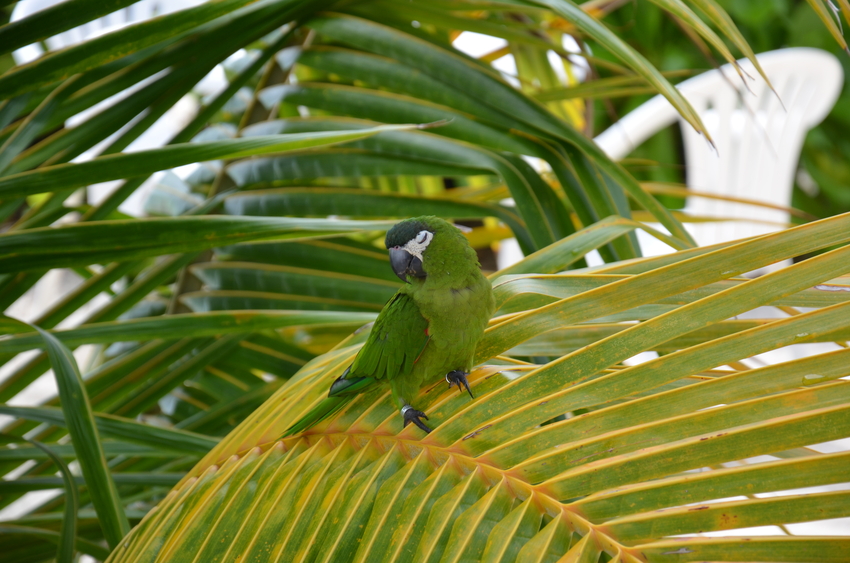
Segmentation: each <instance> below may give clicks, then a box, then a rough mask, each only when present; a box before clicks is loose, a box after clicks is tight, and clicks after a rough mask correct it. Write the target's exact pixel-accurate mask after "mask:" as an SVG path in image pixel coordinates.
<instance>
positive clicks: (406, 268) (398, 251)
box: [390, 248, 425, 282]
mask: <svg viewBox="0 0 850 563" xmlns="http://www.w3.org/2000/svg"><path fill="white" fill-rule="evenodd" d="M390 265H391V266H392V267H393V272H395V275H397V276H398V277H399V279H401V281H403V282H406V281H407V276H413V277H416V278H424V277H425V271H424V270H423V269H422V260H420V259H419V258H418V257H416V256H414V255H412V254H410V253H409V252H408V251H406V250H405V249H403V248H390Z"/></svg>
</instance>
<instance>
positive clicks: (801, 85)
mask: <svg viewBox="0 0 850 563" xmlns="http://www.w3.org/2000/svg"><path fill="white" fill-rule="evenodd" d="M757 58H758V61H759V64H760V65H761V66H762V68H763V69H764V71H765V74H767V76H768V77H769V78H770V81H771V83H772V84H773V87H774V88H775V89H776V93H777V94H778V95H779V98H777V96H776V94H774V93H773V92H772V91H771V90H770V88H769V87H768V86H767V84H766V83H765V82H764V80H763V79H761V77H760V76H759V74H758V73H757V72H756V71H755V69H754V68H753V65H752V63H750V62H749V61H747V60H741V61H739V63H740V65H741V68H743V70H744V72H746V73H747V74H748V75H749V76H751V77H753V80H749V79H748V80H747V86H749V89H747V87H745V86H744V84H743V83H742V81H741V79H740V78H739V77H738V75H737V73H736V71H735V70H734V69H733V68H732V66H731V65H724V66H723V67H721V69H719V70H713V71H710V72H706V73H704V74H701V75H699V76H696V77H694V78H691V79H689V80H686V81H684V82H682V83H681V84H679V85H678V88H679V90H680V91H681V92H682V94H683V95H684V96H685V97H686V98H687V99H688V101H689V102H690V103H691V104H692V105H693V106H694V109H696V111H697V112H698V113H699V115H700V117H701V118H702V120H703V123H705V126H706V128H707V129H708V131H709V133H710V134H711V136H712V138H713V139H714V142H715V144H716V147H717V150H716V151H715V149H714V148H712V147H711V146H710V145H709V143H708V142H706V140H705V138H704V137H702V136H701V135H699V134H697V133H696V132H695V131H694V130H693V129H692V128H691V127H690V126H689V125H687V124H686V123H685V122H684V121H683V120H681V118H680V117H679V115H678V113H676V111H675V110H674V109H673V107H672V106H671V105H670V103H669V102H667V100H666V99H665V98H663V97H661V96H656V97H654V98H652V99H651V100H649V101H648V102H646V103H645V104H643V105H642V106H640V107H638V108H637V109H635V110H634V111H632V112H631V113H629V114H628V115H626V116H625V117H623V118H622V119H621V120H620V121H619V122H618V123H616V124H615V125H613V126H612V127H611V128H609V129H608V130H606V131H605V132H603V133H602V134H600V135H599V136H598V137H597V138H596V142H597V143H598V144H599V146H600V147H601V148H602V149H603V150H605V151H606V153H607V154H608V155H609V156H611V157H612V158H614V159H615V160H618V159H621V158H623V157H625V156H626V155H628V154H629V153H630V152H631V151H632V150H634V148H636V147H637V146H638V145H640V143H642V142H643V141H645V140H646V139H647V138H649V137H650V136H652V135H653V134H655V133H656V132H657V131H659V130H661V129H663V128H664V127H667V126H668V125H670V124H672V123H674V122H675V121H677V120H678V121H679V122H680V125H681V126H682V131H683V139H684V145H685V164H686V170H687V172H686V177H687V184H688V187H689V188H691V189H694V190H698V191H703V192H710V193H712V194H718V195H723V196H731V197H739V198H746V199H753V200H758V201H762V202H765V203H770V204H774V205H782V206H788V205H789V204H790V201H791V189H792V186H793V182H794V176H795V173H796V170H797V162H798V160H799V155H800V150H801V149H802V144H803V140H804V138H805V135H806V132H807V131H808V130H809V129H811V128H812V127H814V126H815V125H817V124H818V123H820V122H821V121H822V120H823V118H824V117H825V116H826V114H827V113H828V112H829V110H830V109H831V108H832V106H833V105H834V104H835V101H836V100H837V98H838V95H839V93H840V91H841V85H842V82H843V72H842V70H841V65H840V63H839V62H838V60H837V59H836V58H835V57H834V56H832V55H831V54H829V53H827V52H825V51H821V50H819V49H811V48H792V49H780V50H778V51H770V52H767V53H762V54H760V55H758V56H757ZM780 99H781V102H780ZM686 209H687V211H688V212H689V213H691V214H693V215H698V216H713V217H735V218H741V219H746V220H748V222H739V221H729V222H717V223H701V224H690V225H688V230H689V231H690V232H691V233H692V234H693V235H694V238H696V240H697V242H698V243H699V244H701V245H705V244H714V243H718V242H726V241H729V240H734V239H738V238H743V237H748V236H755V235H760V234H765V233H767V232H771V231H774V230H777V229H779V228H781V225H776V223H780V224H784V223H787V222H788V220H789V217H788V213H787V212H784V211H780V210H771V209H766V208H763V207H756V206H752V205H746V204H740V203H733V202H727V201H721V200H712V199H706V198H700V197H690V198H688V202H687V207H686ZM749 221H753V222H749ZM758 221H765V222H771V223H773V224H765V223H759V222H758Z"/></svg>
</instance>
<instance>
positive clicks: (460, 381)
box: [446, 369, 475, 399]
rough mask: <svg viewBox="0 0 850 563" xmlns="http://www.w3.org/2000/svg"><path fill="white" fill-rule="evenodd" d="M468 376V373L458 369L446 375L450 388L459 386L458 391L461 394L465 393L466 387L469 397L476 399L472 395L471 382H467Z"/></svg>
mask: <svg viewBox="0 0 850 563" xmlns="http://www.w3.org/2000/svg"><path fill="white" fill-rule="evenodd" d="M466 376H467V374H466V373H464V372H462V371H460V370H458V369H456V370H454V371H450V372H449V373H447V374H446V381H448V382H449V387H451V386H453V385H457V390H458V391H460V392H461V393H463V387H466V390H467V392H469V396H470V397H472V398H473V399H474V398H475V395H473V394H472V389H470V388H469V381H467V380H466ZM461 385H463V387H461Z"/></svg>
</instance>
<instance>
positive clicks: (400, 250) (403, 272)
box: [384, 216, 479, 282]
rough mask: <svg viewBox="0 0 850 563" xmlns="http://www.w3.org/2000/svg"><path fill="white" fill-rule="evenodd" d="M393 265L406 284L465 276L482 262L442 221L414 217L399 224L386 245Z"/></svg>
mask: <svg viewBox="0 0 850 563" xmlns="http://www.w3.org/2000/svg"><path fill="white" fill-rule="evenodd" d="M384 242H385V244H386V245H387V250H388V251H389V253H390V265H392V268H393V271H394V272H395V274H396V275H397V276H398V277H399V278H401V280H402V281H405V282H407V281H409V280H408V277H412V278H420V279H422V278H426V277H428V276H429V275H451V274H452V272H454V273H455V275H462V274H464V273H465V272H468V269H469V267H474V268H478V267H479V265H478V258H477V256H476V254H475V251H474V250H473V249H472V248H471V247H470V246H469V243H468V242H467V240H466V237H464V236H463V233H462V232H461V231H460V229H458V228H457V227H455V226H454V225H452V224H451V223H449V222H447V221H444V220H443V219H440V218H439V217H431V216H424V217H414V218H412V219H405V220H404V221H402V222H401V223H397V224H396V225H394V226H393V228H392V229H390V230H389V231H388V232H387V238H386V240H385V241H384Z"/></svg>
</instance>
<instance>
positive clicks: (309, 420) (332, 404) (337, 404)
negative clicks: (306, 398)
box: [281, 397, 349, 438]
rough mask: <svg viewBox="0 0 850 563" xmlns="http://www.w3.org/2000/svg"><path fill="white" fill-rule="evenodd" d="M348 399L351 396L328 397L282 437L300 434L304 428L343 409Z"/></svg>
mask: <svg viewBox="0 0 850 563" xmlns="http://www.w3.org/2000/svg"><path fill="white" fill-rule="evenodd" d="M348 399H349V397H328V398H327V399H325V400H324V401H322V402H321V403H319V404H318V405H316V407H315V408H314V409H313V410H311V411H310V412H308V413H307V414H305V415H304V416H302V417H301V418H300V419H299V420H298V422H296V423H295V424H293V425H292V426H290V427H289V428H288V429H287V430H286V432H284V433H283V435H282V436H281V438H286V437H287V436H292V435H294V434H298V433H299V432H303V431H304V430H307V429H308V428H310V427H312V426H314V425H316V424H318V423H320V422H321V421H323V420H324V419H326V418H328V417H329V416H331V415H332V414H334V413H336V412H337V411H338V410H339V409H341V408H342V406H343V405H344V404H345V403H346V402H348Z"/></svg>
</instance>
